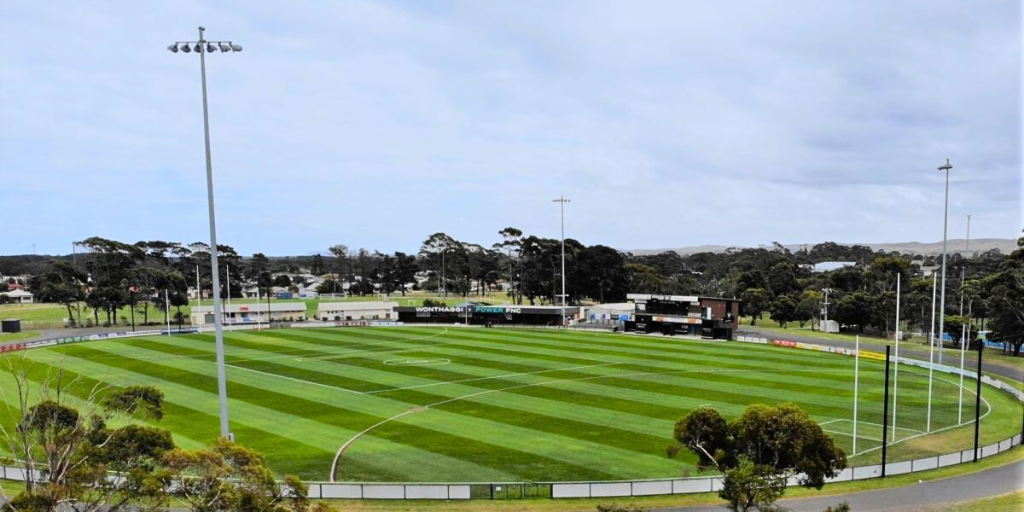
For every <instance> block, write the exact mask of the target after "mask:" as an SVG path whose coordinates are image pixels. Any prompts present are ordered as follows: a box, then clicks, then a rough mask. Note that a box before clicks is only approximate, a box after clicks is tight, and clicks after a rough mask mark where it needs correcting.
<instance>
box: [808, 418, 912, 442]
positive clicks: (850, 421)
mask: <svg viewBox="0 0 1024 512" xmlns="http://www.w3.org/2000/svg"><path fill="white" fill-rule="evenodd" d="M832 421H845V422H847V423H853V420H848V419H846V418H840V419H838V420H832ZM829 423H832V422H831V421H830V422H829ZM857 423H860V424H863V425H871V426H873V427H881V426H882V424H881V423H872V422H870V421H864V420H857ZM819 425H824V423H819ZM889 428H893V426H892V425H889ZM896 430H897V431H899V430H908V431H910V432H915V433H917V434H927V432H925V431H923V430H917V429H913V428H907V427H896ZM857 437H861V436H857Z"/></svg>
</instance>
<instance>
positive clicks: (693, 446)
mask: <svg viewBox="0 0 1024 512" xmlns="http://www.w3.org/2000/svg"><path fill="white" fill-rule="evenodd" d="M673 438H674V439H675V440H676V441H677V442H679V443H680V444H681V445H682V446H684V447H686V448H687V449H689V450H690V451H691V452H693V454H694V455H696V456H697V458H698V461H699V462H698V468H699V469H702V470H706V469H712V468H713V469H715V470H717V471H718V472H720V473H721V474H723V475H724V479H723V481H722V490H721V491H719V493H718V496H719V497H720V498H722V499H723V500H725V501H726V502H728V503H729V509H730V510H732V511H733V512H737V511H743V512H746V511H748V510H751V509H755V508H756V509H758V510H765V509H766V508H767V507H770V506H772V504H774V503H775V502H776V501H778V500H779V498H781V497H782V496H783V494H785V492H786V482H787V479H788V478H789V477H791V476H797V477H798V483H799V485H801V486H803V487H808V488H814V489H821V487H822V486H823V485H825V479H826V478H832V477H834V476H836V475H838V474H839V472H840V471H842V470H843V469H845V468H846V453H845V452H843V450H842V449H841V448H839V447H837V446H836V445H835V443H833V441H832V437H831V436H829V435H828V434H826V433H825V432H824V431H823V430H822V429H821V427H820V426H819V425H818V424H817V423H816V422H814V421H813V420H812V419H811V417H810V416H808V415H807V413H806V412H804V410H803V409H801V408H800V407H798V406H796V405H794V404H781V405H778V406H775V407H772V406H767V405H762V404H756V405H752V406H750V407H748V408H747V410H746V411H744V412H743V414H741V415H740V416H739V417H738V418H736V419H735V420H733V421H732V422H727V421H726V419H725V418H724V417H723V416H722V415H721V414H720V413H719V412H718V411H717V410H715V409H713V408H711V407H700V408H697V409H695V410H693V411H691V412H690V413H689V414H687V415H686V416H685V417H683V418H680V419H679V421H677V422H676V426H675V430H674V432H673Z"/></svg>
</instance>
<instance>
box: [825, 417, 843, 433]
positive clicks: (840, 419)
mask: <svg viewBox="0 0 1024 512" xmlns="http://www.w3.org/2000/svg"><path fill="white" fill-rule="evenodd" d="M837 421H847V420H844V419H842V418H838V419H834V420H828V421H823V422H821V423H818V426H822V425H828V424H829V423H835V422H837ZM825 432H828V430H826V431H825Z"/></svg>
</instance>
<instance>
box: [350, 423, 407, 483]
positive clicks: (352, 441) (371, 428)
mask: <svg viewBox="0 0 1024 512" xmlns="http://www.w3.org/2000/svg"><path fill="white" fill-rule="evenodd" d="M420 410H422V409H419V408H412V409H409V410H408V411H405V412H403V413H401V414H396V415H394V416H392V417H390V418H388V419H386V420H383V421H381V422H380V423H377V424H376V425H373V426H372V427H370V428H368V429H366V430H364V431H362V432H360V433H358V434H356V435H354V436H352V439H349V440H348V441H346V442H345V444H343V445H341V448H338V452H337V453H335V454H334V461H333V462H331V482H332V483H333V482H334V472H335V471H336V470H337V469H338V461H339V460H341V454H343V453H345V449H346V448H348V446H349V445H350V444H352V443H354V442H355V441H356V439H359V438H360V437H361V436H362V435H363V434H365V433H367V432H369V431H371V430H373V429H375V428H377V427H379V426H381V425H383V424H385V423H387V422H389V421H391V420H397V419H398V418H401V417H402V416H405V415H407V414H412V413H414V412H418V411H420Z"/></svg>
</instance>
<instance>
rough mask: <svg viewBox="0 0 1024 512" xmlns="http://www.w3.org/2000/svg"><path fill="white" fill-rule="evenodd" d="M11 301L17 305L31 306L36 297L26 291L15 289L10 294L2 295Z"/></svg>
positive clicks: (4, 293)
mask: <svg viewBox="0 0 1024 512" xmlns="http://www.w3.org/2000/svg"><path fill="white" fill-rule="evenodd" d="M0 295H4V296H6V297H8V298H10V299H11V302H13V303H15V304H31V303H32V302H34V299H35V296H34V295H32V294H31V293H29V292H26V291H25V290H20V289H14V290H11V291H9V292H3V293H0Z"/></svg>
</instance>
